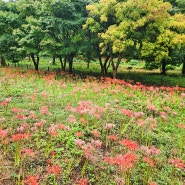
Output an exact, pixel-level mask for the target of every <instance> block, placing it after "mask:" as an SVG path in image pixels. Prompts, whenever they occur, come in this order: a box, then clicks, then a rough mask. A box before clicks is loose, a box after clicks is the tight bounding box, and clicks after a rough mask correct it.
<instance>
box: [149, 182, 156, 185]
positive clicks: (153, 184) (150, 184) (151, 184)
mask: <svg viewBox="0 0 185 185" xmlns="http://www.w3.org/2000/svg"><path fill="white" fill-rule="evenodd" d="M148 185H157V183H156V182H150V183H149V184H148Z"/></svg>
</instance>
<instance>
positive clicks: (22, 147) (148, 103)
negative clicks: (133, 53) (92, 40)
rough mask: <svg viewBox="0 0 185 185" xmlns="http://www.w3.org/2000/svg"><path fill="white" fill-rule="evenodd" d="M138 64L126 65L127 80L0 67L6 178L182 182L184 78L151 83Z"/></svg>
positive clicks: (41, 184)
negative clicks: (136, 75)
mask: <svg viewBox="0 0 185 185" xmlns="http://www.w3.org/2000/svg"><path fill="white" fill-rule="evenodd" d="M25 65H26V63H25ZM74 65H75V64H74ZM93 65H94V64H93V63H92V64H90V66H91V67H93ZM84 66H85V64H84ZM55 67H56V68H58V66H55ZM41 68H42V67H41ZM46 68H47V67H46ZM84 68H85V67H84ZM94 68H96V66H94ZM134 68H135V67H133V70H132V71H130V74H129V72H128V71H126V66H125V67H124V66H121V68H120V71H121V70H125V75H127V76H128V78H127V80H113V79H111V78H106V79H101V78H99V79H98V78H95V77H93V76H87V77H86V78H78V77H76V78H74V77H71V76H70V75H67V74H63V75H61V76H60V77H58V76H57V75H56V74H55V72H48V73H47V74H45V72H44V71H40V73H35V72H34V71H33V70H27V69H21V68H0V184H2V185H184V184H185V143H184V138H185V88H184V87H183V85H184V84H183V83H184V82H183V80H182V79H183V78H182V77H174V81H175V80H176V79H178V78H179V80H177V81H178V84H179V86H176V84H177V83H176V81H175V82H173V80H169V79H172V78H173V76H171V77H166V78H165V77H163V79H162V80H163V81H162V82H165V80H166V83H167V82H168V81H169V82H168V83H169V84H162V86H159V85H160V83H161V76H160V78H159V82H158V83H154V84H156V86H154V85H153V86H149V85H150V83H151V80H153V81H155V80H156V79H157V78H155V79H154V77H153V78H152V77H151V80H150V81H148V82H146V83H145V84H148V86H146V85H143V84H142V83H140V82H137V81H138V80H136V83H133V82H132V81H131V80H132V79H129V78H130V77H131V75H134ZM138 68H139V67H138ZM75 70H76V71H77V72H79V70H78V67H77V66H75ZM89 70H92V68H91V69H89ZM141 71H142V69H141ZM79 73H80V72H79ZM120 75H121V73H120ZM122 75H123V74H122ZM143 75H144V77H143V76H142V75H141V76H140V78H143V81H144V80H145V81H147V79H148V78H149V77H148V78H147V77H146V76H145V74H143ZM153 75H154V76H155V77H156V76H157V75H156V74H153ZM151 76H152V74H151ZM180 79H181V80H180ZM172 83H174V86H171V84H172ZM180 83H182V84H180ZM169 86H171V87H169ZM180 86H182V87H180ZM184 86H185V85H184Z"/></svg>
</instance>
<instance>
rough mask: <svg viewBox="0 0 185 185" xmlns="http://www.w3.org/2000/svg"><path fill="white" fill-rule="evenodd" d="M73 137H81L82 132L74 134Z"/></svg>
mask: <svg viewBox="0 0 185 185" xmlns="http://www.w3.org/2000/svg"><path fill="white" fill-rule="evenodd" d="M75 136H77V137H82V136H83V133H82V132H76V133H75Z"/></svg>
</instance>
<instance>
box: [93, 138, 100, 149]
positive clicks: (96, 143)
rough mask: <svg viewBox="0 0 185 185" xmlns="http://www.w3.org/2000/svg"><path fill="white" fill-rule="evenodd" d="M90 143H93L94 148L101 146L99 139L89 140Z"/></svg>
mask: <svg viewBox="0 0 185 185" xmlns="http://www.w3.org/2000/svg"><path fill="white" fill-rule="evenodd" d="M91 144H92V145H94V146H95V147H96V148H101V146H102V142H101V141H100V140H94V139H92V140H91Z"/></svg>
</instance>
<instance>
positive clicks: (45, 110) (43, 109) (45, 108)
mask: <svg viewBox="0 0 185 185" xmlns="http://www.w3.org/2000/svg"><path fill="white" fill-rule="evenodd" d="M40 113H41V114H44V115H47V114H48V113H49V110H48V107H47V106H42V107H41V108H40Z"/></svg>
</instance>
